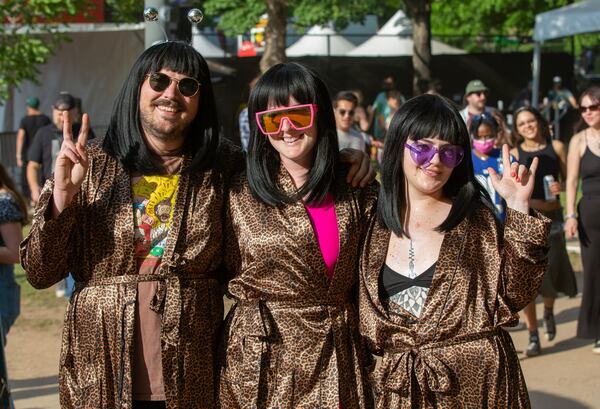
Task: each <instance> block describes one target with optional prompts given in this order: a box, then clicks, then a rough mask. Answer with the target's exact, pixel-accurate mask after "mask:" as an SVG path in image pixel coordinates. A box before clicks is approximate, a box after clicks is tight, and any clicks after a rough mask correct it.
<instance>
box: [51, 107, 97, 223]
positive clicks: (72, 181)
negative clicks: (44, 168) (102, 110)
mask: <svg viewBox="0 0 600 409" xmlns="http://www.w3.org/2000/svg"><path fill="white" fill-rule="evenodd" d="M89 128H90V119H89V117H88V114H83V117H82V119H81V130H80V131H79V136H78V137H77V142H74V141H73V130H72V129H73V128H72V127H71V118H70V117H69V114H68V113H67V112H65V113H63V143H62V145H61V147H60V152H59V153H58V156H57V157H56V163H55V165H54V191H53V192H52V199H53V206H52V217H53V218H56V217H58V215H59V214H60V213H61V212H62V211H63V210H64V209H65V208H66V207H67V206H68V205H69V204H70V203H71V201H72V200H73V198H74V197H75V195H76V194H77V192H79V188H80V187H81V184H82V183H83V179H84V178H85V174H86V173H87V170H88V166H89V162H88V156H87V148H86V144H87V139H88V133H89Z"/></svg>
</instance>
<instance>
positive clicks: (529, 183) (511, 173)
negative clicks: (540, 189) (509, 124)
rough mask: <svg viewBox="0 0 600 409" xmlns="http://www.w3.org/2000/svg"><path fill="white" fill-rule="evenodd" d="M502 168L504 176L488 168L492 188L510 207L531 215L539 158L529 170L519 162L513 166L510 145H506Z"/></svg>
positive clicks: (503, 149) (503, 148)
mask: <svg viewBox="0 0 600 409" xmlns="http://www.w3.org/2000/svg"><path fill="white" fill-rule="evenodd" d="M502 166H503V168H504V174H503V175H502V176H500V175H498V173H497V172H496V171H495V170H494V169H492V168H488V172H489V174H490V177H491V180H492V186H493V187H494V189H495V190H496V192H497V193H498V194H499V195H500V196H501V197H502V198H503V199H504V200H505V201H506V205H507V206H508V207H510V208H511V209H514V210H518V211H520V212H522V213H526V214H527V213H529V200H530V199H531V194H532V193H533V185H534V183H535V172H536V170H537V167H538V158H534V159H533V161H532V162H531V166H530V167H529V169H527V167H526V166H524V165H519V163H518V162H514V163H512V164H511V163H510V153H509V151H508V145H504V146H502Z"/></svg>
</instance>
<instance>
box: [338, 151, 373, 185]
mask: <svg viewBox="0 0 600 409" xmlns="http://www.w3.org/2000/svg"><path fill="white" fill-rule="evenodd" d="M340 160H341V161H342V162H344V163H348V164H350V170H349V171H348V174H347V175H346V182H347V183H350V184H351V185H352V186H353V187H359V186H360V187H365V186H367V185H368V184H369V183H371V182H372V181H373V180H374V179H375V169H374V168H373V165H371V160H370V159H369V156H368V155H367V154H366V153H365V152H363V151H359V150H358V149H350V148H346V149H342V150H341V151H340Z"/></svg>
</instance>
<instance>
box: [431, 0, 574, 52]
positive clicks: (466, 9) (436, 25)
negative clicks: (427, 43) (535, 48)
mask: <svg viewBox="0 0 600 409" xmlns="http://www.w3.org/2000/svg"><path fill="white" fill-rule="evenodd" d="M569 3H573V1H572V0H502V1H499V0H444V1H436V2H434V3H433V5H432V18H431V25H432V31H433V34H434V35H439V36H445V35H449V36H464V37H463V38H462V39H461V41H462V42H463V44H462V45H461V46H462V48H467V49H471V50H477V49H480V48H481V46H482V45H485V43H486V41H485V37H486V36H489V37H490V38H494V37H495V39H496V42H497V43H498V44H499V45H503V44H504V43H509V41H508V40H507V39H506V37H508V36H517V37H529V36H531V35H532V34H533V26H534V24H535V16H536V14H538V13H543V12H544V11H549V10H552V9H555V8H558V7H563V6H565V5H567V4H569ZM466 37H470V38H471V39H470V40H469V39H468V38H466ZM477 37H481V38H477Z"/></svg>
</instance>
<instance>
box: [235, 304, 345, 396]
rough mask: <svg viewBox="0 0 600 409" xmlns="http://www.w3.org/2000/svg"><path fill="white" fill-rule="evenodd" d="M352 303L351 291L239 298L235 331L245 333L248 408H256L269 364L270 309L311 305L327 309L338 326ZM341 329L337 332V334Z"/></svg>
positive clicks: (236, 306)
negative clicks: (288, 297)
mask: <svg viewBox="0 0 600 409" xmlns="http://www.w3.org/2000/svg"><path fill="white" fill-rule="evenodd" d="M349 302H351V298H350V296H349V295H348V294H335V295H330V296H329V297H328V298H327V299H325V300H311V299H303V300H286V301H266V300H259V299H254V300H238V301H237V303H236V304H235V306H234V307H233V308H235V309H236V315H237V317H238V318H237V321H236V323H235V326H236V331H238V333H241V334H244V335H243V345H242V346H243V373H242V376H240V382H241V383H242V387H243V390H245V391H247V394H245V395H246V396H248V397H251V398H250V399H251V402H248V404H249V407H255V406H256V404H257V402H258V391H259V386H260V380H261V372H263V371H264V365H265V364H266V362H264V361H265V355H266V353H267V351H268V348H269V346H268V343H269V340H270V339H271V337H272V335H273V327H272V325H273V323H272V320H271V319H270V318H269V314H268V311H269V310H271V311H275V310H282V309H299V308H310V307H322V308H325V309H326V310H327V312H328V314H329V316H330V317H331V322H332V326H333V327H334V328H335V327H337V326H339V325H338V321H340V320H339V318H337V316H338V313H337V312H336V311H338V310H339V309H340V308H341V307H343V306H344V305H345V304H346V303H349ZM336 332H338V333H339V331H335V330H334V333H336Z"/></svg>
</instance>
